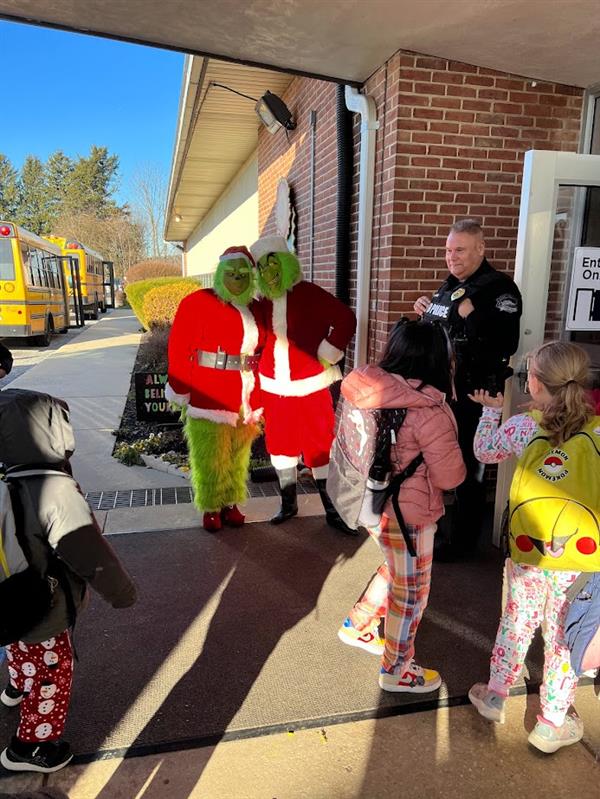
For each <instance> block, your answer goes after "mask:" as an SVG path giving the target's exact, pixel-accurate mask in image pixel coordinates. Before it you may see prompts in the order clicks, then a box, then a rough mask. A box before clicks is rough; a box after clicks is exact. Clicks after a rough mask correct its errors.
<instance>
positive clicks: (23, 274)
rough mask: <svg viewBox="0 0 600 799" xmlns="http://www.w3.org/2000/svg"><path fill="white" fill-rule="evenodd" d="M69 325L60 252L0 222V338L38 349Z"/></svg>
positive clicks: (36, 237)
mask: <svg viewBox="0 0 600 799" xmlns="http://www.w3.org/2000/svg"><path fill="white" fill-rule="evenodd" d="M68 326H69V310H68V299H67V291H66V285H65V281H64V277H63V270H62V266H61V252H60V249H59V248H58V247H57V246H56V245H54V244H51V243H50V242H48V241H46V240H45V239H43V238H40V236H36V234H35V233H30V232H29V231H28V230H25V229H24V228H22V227H19V226H18V225H16V224H15V223H14V222H1V221H0V338H4V337H12V336H25V337H27V338H29V339H31V341H32V343H34V344H37V345H39V346H41V347H47V346H48V345H49V344H50V337H51V335H52V333H54V332H64V331H66V329H67V327H68Z"/></svg>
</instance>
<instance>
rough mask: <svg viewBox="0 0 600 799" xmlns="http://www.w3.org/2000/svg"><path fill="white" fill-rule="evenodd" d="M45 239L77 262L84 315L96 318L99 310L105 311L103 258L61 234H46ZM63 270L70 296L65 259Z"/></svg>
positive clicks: (69, 275) (69, 273)
mask: <svg viewBox="0 0 600 799" xmlns="http://www.w3.org/2000/svg"><path fill="white" fill-rule="evenodd" d="M46 239H47V240H48V241H50V242H52V243H53V244H55V245H56V246H57V247H60V250H61V253H62V254H63V255H65V256H70V257H71V258H73V259H74V260H75V262H76V264H77V270H78V272H79V280H80V283H81V297H82V300H83V314H84V316H89V317H90V318H91V319H97V318H98V313H99V312H101V313H106V308H107V305H106V296H105V293H104V258H103V257H102V256H101V255H100V254H99V253H97V252H94V250H92V249H91V248H90V247H86V245H85V244H81V242H79V241H76V240H74V239H66V238H64V237H62V236H46ZM63 271H64V276H65V282H66V284H67V286H68V289H69V296H70V297H72V296H73V286H72V285H71V283H72V277H71V272H70V270H69V267H68V262H66V261H65V262H64V263H63Z"/></svg>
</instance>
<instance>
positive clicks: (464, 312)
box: [458, 297, 475, 319]
mask: <svg viewBox="0 0 600 799" xmlns="http://www.w3.org/2000/svg"><path fill="white" fill-rule="evenodd" d="M474 310H475V306H474V305H473V303H472V302H471V300H470V299H469V298H468V297H467V299H466V300H463V301H462V302H461V304H460V305H459V306H458V314H459V316H462V318H463V319H466V318H467V316H468V315H469V314H470V313H473V311H474Z"/></svg>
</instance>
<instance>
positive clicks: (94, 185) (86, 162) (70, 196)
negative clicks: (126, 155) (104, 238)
mask: <svg viewBox="0 0 600 799" xmlns="http://www.w3.org/2000/svg"><path fill="white" fill-rule="evenodd" d="M118 168H119V157H118V156H117V155H109V153H108V149H107V148H106V147H97V146H96V145H94V146H92V147H91V149H90V154H89V156H88V157H87V158H83V157H80V158H79V160H78V161H76V162H75V164H74V165H73V169H72V170H71V171H70V173H69V174H68V176H67V179H66V182H65V196H64V201H63V211H64V212H67V213H69V212H71V213H74V212H75V213H77V212H79V213H95V214H97V215H98V216H99V217H101V218H103V217H106V216H107V215H108V214H109V213H111V212H113V211H114V210H115V208H116V204H115V202H114V200H113V199H112V194H113V192H114V191H115V188H116V187H115V182H116V177H117V171H118Z"/></svg>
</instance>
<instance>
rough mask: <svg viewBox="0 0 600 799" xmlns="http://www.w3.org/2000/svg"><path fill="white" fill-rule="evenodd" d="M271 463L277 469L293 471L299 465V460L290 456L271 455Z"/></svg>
mask: <svg viewBox="0 0 600 799" xmlns="http://www.w3.org/2000/svg"><path fill="white" fill-rule="evenodd" d="M271 463H272V464H273V466H274V467H275V468H276V469H280V470H281V469H292V468H293V467H294V466H297V465H298V458H297V457H294V456H291V457H290V456H289V455H271Z"/></svg>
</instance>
